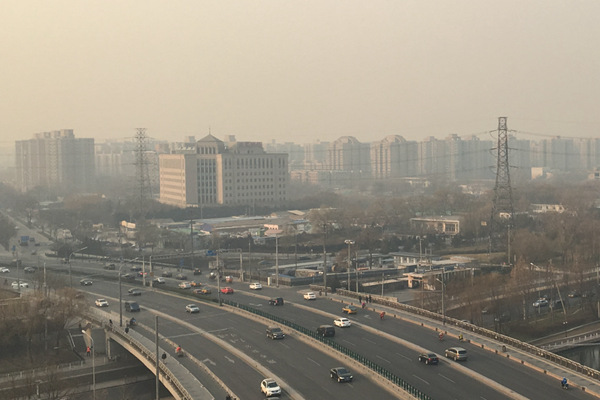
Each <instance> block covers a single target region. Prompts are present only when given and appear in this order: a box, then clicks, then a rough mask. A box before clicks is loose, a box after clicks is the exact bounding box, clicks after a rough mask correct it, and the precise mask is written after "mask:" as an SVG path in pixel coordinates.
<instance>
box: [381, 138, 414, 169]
mask: <svg viewBox="0 0 600 400" xmlns="http://www.w3.org/2000/svg"><path fill="white" fill-rule="evenodd" d="M416 160H417V142H412V141H407V140H406V139H404V138H403V137H402V136H399V135H390V136H386V137H385V138H384V139H383V140H381V141H379V142H373V143H372V144H371V172H372V174H373V177H374V178H375V179H386V178H404V177H407V176H414V175H415V172H416V168H415V167H416V165H417V163H416Z"/></svg>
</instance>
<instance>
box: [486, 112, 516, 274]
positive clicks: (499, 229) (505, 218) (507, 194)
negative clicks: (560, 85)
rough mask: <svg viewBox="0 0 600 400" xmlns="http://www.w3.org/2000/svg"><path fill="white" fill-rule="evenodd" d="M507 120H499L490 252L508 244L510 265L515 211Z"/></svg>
mask: <svg viewBox="0 0 600 400" xmlns="http://www.w3.org/2000/svg"><path fill="white" fill-rule="evenodd" d="M506 120H507V118H506V117H500V118H498V160H497V169H496V186H495V187H494V204H493V206H492V215H491V218H490V251H492V250H493V249H494V248H496V247H498V245H499V244H500V243H506V244H507V250H508V252H507V254H508V262H509V263H510V230H511V229H512V228H513V227H514V209H513V199H512V187H511V186H510V170H509V169H510V166H509V164H508V133H507V124H506Z"/></svg>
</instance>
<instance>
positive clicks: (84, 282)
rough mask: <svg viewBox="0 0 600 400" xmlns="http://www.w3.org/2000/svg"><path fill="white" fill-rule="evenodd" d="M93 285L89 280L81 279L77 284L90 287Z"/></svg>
mask: <svg viewBox="0 0 600 400" xmlns="http://www.w3.org/2000/svg"><path fill="white" fill-rule="evenodd" d="M93 283H94V282H92V280H91V279H82V280H80V281H79V284H80V285H81V286H92V284H93Z"/></svg>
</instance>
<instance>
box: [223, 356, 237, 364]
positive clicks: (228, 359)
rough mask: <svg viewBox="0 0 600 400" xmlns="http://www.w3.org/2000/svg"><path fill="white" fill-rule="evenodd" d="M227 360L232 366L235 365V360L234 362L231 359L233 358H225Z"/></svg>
mask: <svg viewBox="0 0 600 400" xmlns="http://www.w3.org/2000/svg"><path fill="white" fill-rule="evenodd" d="M225 358H226V359H227V361H229V362H230V363H232V364H235V360H234V359H231V358H229V357H227V356H225Z"/></svg>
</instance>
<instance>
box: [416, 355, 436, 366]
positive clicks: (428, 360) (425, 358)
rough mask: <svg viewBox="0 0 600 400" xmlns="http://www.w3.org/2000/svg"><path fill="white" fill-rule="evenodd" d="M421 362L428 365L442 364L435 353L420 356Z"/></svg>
mask: <svg viewBox="0 0 600 400" xmlns="http://www.w3.org/2000/svg"><path fill="white" fill-rule="evenodd" d="M419 361H420V362H423V363H425V364H427V365H429V364H437V363H439V362H440V360H439V359H438V356H437V355H435V354H434V353H423V354H419Z"/></svg>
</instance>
